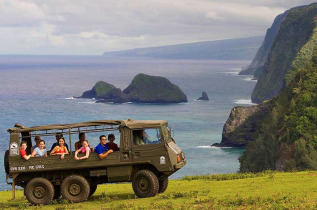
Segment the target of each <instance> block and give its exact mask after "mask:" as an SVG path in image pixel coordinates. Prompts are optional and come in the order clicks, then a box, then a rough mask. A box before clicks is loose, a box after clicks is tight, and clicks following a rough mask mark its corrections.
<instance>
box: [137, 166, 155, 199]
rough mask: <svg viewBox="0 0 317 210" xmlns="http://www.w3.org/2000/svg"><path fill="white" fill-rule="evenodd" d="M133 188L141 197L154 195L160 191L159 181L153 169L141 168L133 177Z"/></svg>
mask: <svg viewBox="0 0 317 210" xmlns="http://www.w3.org/2000/svg"><path fill="white" fill-rule="evenodd" d="M132 188H133V191H134V193H135V194H136V196H138V197H139V198H147V197H153V196H155V195H156V194H157V193H158V189H159V182H158V179H157V177H156V175H155V174H154V173H153V172H152V171H149V170H140V171H138V172H137V173H136V174H135V175H134V177H133V180H132Z"/></svg>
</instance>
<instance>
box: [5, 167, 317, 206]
mask: <svg viewBox="0 0 317 210" xmlns="http://www.w3.org/2000/svg"><path fill="white" fill-rule="evenodd" d="M217 176H218V178H219V177H222V178H221V179H220V180H221V181H216V180H214V178H215V177H217ZM244 176H245V174H244V175H241V174H239V173H238V174H228V175H225V174H223V175H211V176H210V177H213V178H211V179H209V178H206V177H209V176H195V177H194V178H191V177H186V178H184V179H183V180H171V181H170V183H169V187H168V188H167V190H166V192H165V193H163V194H159V195H157V196H155V197H152V198H142V199H139V198H136V197H135V195H134V193H133V190H132V187H131V184H129V183H128V184H108V185H99V186H98V189H97V191H96V193H95V194H94V195H93V196H92V197H91V198H90V199H89V200H88V201H87V202H84V203H76V204H72V203H68V202H66V201H64V200H57V201H54V203H53V204H52V205H48V206H40V207H37V206H30V205H29V203H27V201H26V199H25V197H24V196H23V192H22V191H18V192H17V199H16V200H11V192H9V191H7V192H0V194H1V197H0V208H1V209H4V208H11V209H26V208H28V209H40V208H44V209H59V210H61V209H260V208H261V209H316V208H317V191H316V189H317V171H305V172H296V173H277V172H273V171H269V172H265V173H260V174H253V175H252V174H249V175H246V176H247V177H244Z"/></svg>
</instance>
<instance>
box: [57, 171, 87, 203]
mask: <svg viewBox="0 0 317 210" xmlns="http://www.w3.org/2000/svg"><path fill="white" fill-rule="evenodd" d="M89 193H90V186H89V182H88V181H87V179H85V178H84V177H82V176H79V175H70V176H68V177H66V179H64V181H63V182H62V185H61V194H62V196H63V198H64V199H66V200H68V201H70V202H72V203H78V202H83V201H86V200H87V199H88V197H89Z"/></svg>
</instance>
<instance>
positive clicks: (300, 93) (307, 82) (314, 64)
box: [240, 48, 317, 172]
mask: <svg viewBox="0 0 317 210" xmlns="http://www.w3.org/2000/svg"><path fill="white" fill-rule="evenodd" d="M311 57H312V59H311V61H310V62H307V63H306V64H305V65H304V66H303V68H301V69H298V70H297V71H296V73H295V74H294V76H293V79H292V80H291V81H290V82H289V84H288V85H287V87H286V88H285V89H284V90H283V91H282V93H281V94H280V95H279V96H278V97H277V98H275V99H273V100H272V101H271V103H272V104H273V109H272V112H271V113H270V115H269V116H268V118H267V119H266V120H264V121H263V123H262V126H261V127H260V128H259V129H258V131H257V138H256V140H255V141H253V142H251V143H249V144H248V146H247V148H246V151H245V152H244V153H243V155H242V156H241V158H240V163H241V165H240V170H241V171H243V172H249V171H251V172H257V171H262V170H267V169H272V170H294V169H296V170H305V169H312V170H316V169H317V82H316V81H317V48H315V49H314V52H313V53H312V56H311Z"/></svg>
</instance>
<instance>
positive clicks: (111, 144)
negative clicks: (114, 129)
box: [107, 133, 119, 151]
mask: <svg viewBox="0 0 317 210" xmlns="http://www.w3.org/2000/svg"><path fill="white" fill-rule="evenodd" d="M115 139H116V137H115V136H114V134H112V133H110V134H109V135H108V140H109V142H108V143H107V145H108V147H109V149H112V150H113V151H119V147H118V145H117V144H116V143H114V140H115Z"/></svg>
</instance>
